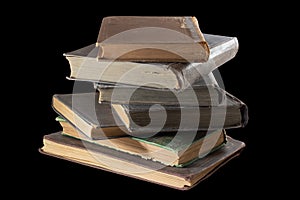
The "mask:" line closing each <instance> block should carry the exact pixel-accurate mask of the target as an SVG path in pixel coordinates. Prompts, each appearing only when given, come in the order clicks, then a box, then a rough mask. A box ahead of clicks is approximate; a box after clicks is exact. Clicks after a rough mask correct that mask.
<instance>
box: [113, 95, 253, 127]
mask: <svg viewBox="0 0 300 200" xmlns="http://www.w3.org/2000/svg"><path fill="white" fill-rule="evenodd" d="M223 93H224V95H225V100H224V101H223V102H222V103H221V104H218V105H215V106H183V105H180V104H179V105H173V106H172V105H165V106H157V104H156V105H154V104H116V103H113V104H112V108H113V109H114V111H115V112H116V113H117V114H118V116H119V118H120V119H121V120H122V121H123V123H124V124H125V126H126V128H127V129H128V131H129V132H131V133H135V132H137V133H138V132H151V131H152V132H153V130H156V129H159V130H160V131H164V132H166V131H177V130H180V131H192V130H207V129H222V128H224V129H230V128H239V127H244V126H246V124H247V123H248V107H247V105H246V104H245V103H243V102H242V101H241V100H239V99H238V98H236V97H235V96H233V95H231V94H230V93H228V92H226V91H225V90H223Z"/></svg>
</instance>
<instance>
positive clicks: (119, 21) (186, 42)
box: [96, 16, 210, 62]
mask: <svg viewBox="0 0 300 200" xmlns="http://www.w3.org/2000/svg"><path fill="white" fill-rule="evenodd" d="M96 45H97V46H99V47H100V51H99V54H98V58H99V59H110V60H122V61H140V62H206V61H207V60H208V58H209V55H210V50H209V47H208V44H207V42H206V40H205V38H204V36H203V34H202V32H201V30H200V28H199V24H198V21H197V19H196V17H192V16H176V17H171V16H110V17H104V18H103V19H102V23H101V27H100V31H99V34H98V39H97V43H96Z"/></svg>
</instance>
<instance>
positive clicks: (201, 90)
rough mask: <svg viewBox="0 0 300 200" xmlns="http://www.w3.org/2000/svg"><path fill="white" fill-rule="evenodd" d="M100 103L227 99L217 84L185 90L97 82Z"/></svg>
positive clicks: (202, 102)
mask: <svg viewBox="0 0 300 200" xmlns="http://www.w3.org/2000/svg"><path fill="white" fill-rule="evenodd" d="M95 87H96V89H97V90H98V91H99V103H103V102H110V103H117V104H160V105H182V106H216V105H219V104H220V103H222V102H223V101H224V100H225V93H224V91H223V90H222V89H221V88H219V87H217V86H215V85H193V86H192V87H188V88H186V89H185V90H183V91H179V92H178V91H174V90H169V89H152V88H143V87H138V88H137V87H134V86H133V87H130V86H127V85H103V84H97V85H96V86H95Z"/></svg>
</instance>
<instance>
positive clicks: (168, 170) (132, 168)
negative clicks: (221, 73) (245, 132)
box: [39, 132, 245, 190]
mask: <svg viewBox="0 0 300 200" xmlns="http://www.w3.org/2000/svg"><path fill="white" fill-rule="evenodd" d="M227 141H228V142H227V143H226V144H225V145H224V147H222V148H220V149H219V150H217V151H215V152H213V153H211V154H209V155H208V156H206V157H204V158H202V159H199V160H197V161H196V162H194V163H192V164H191V165H188V166H187V167H183V168H177V167H170V166H165V165H163V164H160V163H158V162H154V161H151V160H146V159H143V158H141V157H138V156H134V155H130V154H127V153H123V152H119V151H117V150H114V149H109V148H106V147H101V146H99V145H95V144H92V143H90V142H84V141H81V140H78V139H74V138H71V137H67V136H64V135H62V134H61V132H57V133H52V134H48V135H45V136H44V139H43V143H44V146H43V147H41V148H40V149H39V151H40V152H41V153H43V154H46V155H49V156H54V157H57V158H61V159H64V160H68V161H71V162H74V163H79V164H82V165H87V166H90V167H95V168H98V169H102V170H105V171H109V172H113V173H117V174H120V175H124V176H128V177H132V178H137V179H141V180H144V181H148V182H152V183H155V184H160V185H163V186H167V187H171V188H175V189H179V190H188V189H190V188H192V187H194V186H195V185H197V184H198V183H199V182H201V181H202V180H204V179H205V178H207V177H209V176H210V175H211V174H213V173H214V172H215V171H216V170H217V169H219V168H220V167H221V166H223V165H224V164H225V163H227V162H228V161H229V160H231V159H232V158H234V157H236V156H238V155H239V153H240V152H241V150H242V149H243V148H244V147H245V144H244V143H243V142H241V141H238V140H235V139H233V138H231V137H229V136H227Z"/></svg>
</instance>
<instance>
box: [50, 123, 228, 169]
mask: <svg viewBox="0 0 300 200" xmlns="http://www.w3.org/2000/svg"><path fill="white" fill-rule="evenodd" d="M56 120H57V121H59V123H60V124H61V126H62V128H63V130H62V134H63V135H67V136H70V137H73V138H77V139H80V140H83V141H86V142H91V143H93V144H97V145H100V146H104V147H108V148H112V149H115V150H118V151H122V152H125V153H129V154H131V155H136V156H140V157H142V158H144V159H147V160H153V161H157V162H160V163H162V164H164V165H168V166H176V167H184V166H187V165H189V164H191V163H193V162H194V161H196V160H198V159H200V158H203V157H204V156H206V155H208V154H209V153H212V152H214V151H216V150H217V149H219V148H221V147H222V146H223V145H224V144H225V143H226V134H225V130H222V129H218V130H214V131H199V132H197V133H191V134H185V133H184V134H182V133H181V134H180V133H176V132H175V133H168V134H160V133H158V134H156V135H154V136H151V137H146V138H137V137H132V136H124V137H116V138H110V139H102V140H93V139H91V138H89V137H87V136H85V135H84V134H83V133H81V132H80V131H79V130H77V129H76V127H74V126H73V125H72V124H70V123H69V122H67V121H66V120H65V119H63V118H62V117H57V118H56Z"/></svg>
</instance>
